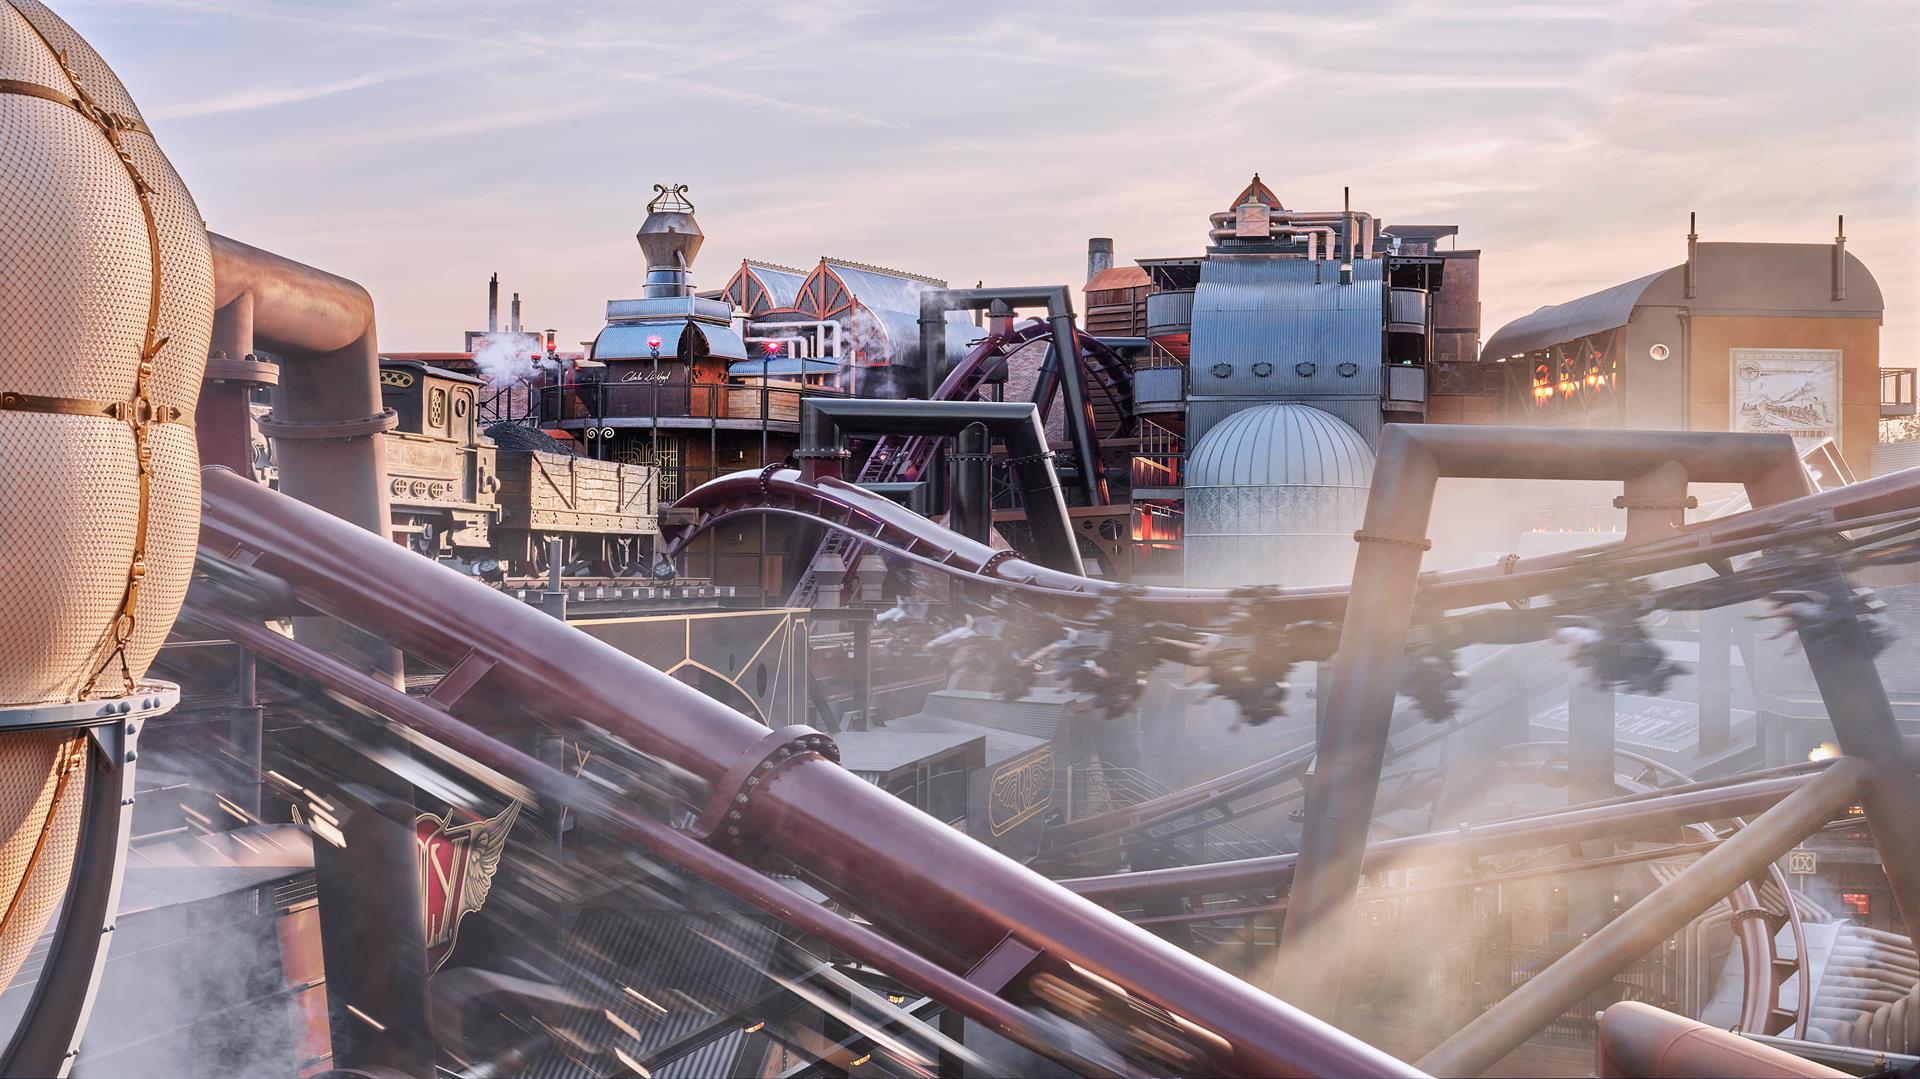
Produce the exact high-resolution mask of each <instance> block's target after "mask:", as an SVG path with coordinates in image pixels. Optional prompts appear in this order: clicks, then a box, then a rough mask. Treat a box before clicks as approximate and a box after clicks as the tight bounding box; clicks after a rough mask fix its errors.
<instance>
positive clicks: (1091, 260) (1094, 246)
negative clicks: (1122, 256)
mask: <svg viewBox="0 0 1920 1079" xmlns="http://www.w3.org/2000/svg"><path fill="white" fill-rule="evenodd" d="M1111 269H1113V240H1112V239H1111V238H1109V237H1106V236H1095V237H1093V238H1092V239H1090V240H1088V241H1087V280H1089V281H1091V280H1093V278H1094V275H1096V274H1098V273H1099V272H1100V271H1101V270H1111Z"/></svg>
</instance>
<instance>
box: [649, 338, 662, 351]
mask: <svg viewBox="0 0 1920 1079" xmlns="http://www.w3.org/2000/svg"><path fill="white" fill-rule="evenodd" d="M647 347H648V348H659V347H660V338H659V337H657V336H655V337H649V338H647Z"/></svg>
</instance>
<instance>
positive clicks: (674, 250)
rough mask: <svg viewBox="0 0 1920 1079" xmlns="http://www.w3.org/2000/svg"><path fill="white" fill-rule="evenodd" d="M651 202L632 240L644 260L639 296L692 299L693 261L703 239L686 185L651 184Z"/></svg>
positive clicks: (704, 240)
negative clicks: (652, 193)
mask: <svg viewBox="0 0 1920 1079" xmlns="http://www.w3.org/2000/svg"><path fill="white" fill-rule="evenodd" d="M653 190H654V192H655V195H654V199H653V201H651V202H649V203H647V219H646V220H645V221H643V222H641V223H640V231H639V232H636V233H634V236H633V238H634V239H635V240H636V241H638V242H639V244H640V251H641V253H642V254H644V255H646V256H647V284H646V287H645V288H644V289H643V290H642V291H641V295H642V296H644V297H646V298H648V299H659V298H662V297H669V296H691V295H693V274H692V273H691V272H690V271H691V270H692V268H693V257H694V256H695V255H697V254H699V253H700V245H701V244H702V243H704V242H706V237H705V236H704V235H703V234H702V233H701V231H700V225H699V223H698V222H696V221H695V220H694V219H693V203H692V202H690V201H688V199H687V185H685V184H673V185H671V186H669V185H667V184H654V185H653Z"/></svg>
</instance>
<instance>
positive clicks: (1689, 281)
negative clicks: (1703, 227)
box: [1686, 211, 1700, 300]
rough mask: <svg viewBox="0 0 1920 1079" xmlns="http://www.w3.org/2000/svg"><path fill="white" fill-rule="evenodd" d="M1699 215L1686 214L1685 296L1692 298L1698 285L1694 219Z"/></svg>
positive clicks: (1697, 242) (1698, 254)
mask: <svg viewBox="0 0 1920 1079" xmlns="http://www.w3.org/2000/svg"><path fill="white" fill-rule="evenodd" d="M1698 216H1699V215H1698V214H1696V213H1693V212H1691V211H1689V212H1688V214H1687V272H1686V298H1687V299H1689V300H1691V299H1693V296H1694V293H1695V291H1696V290H1697V287H1698V284H1699V282H1698V279H1697V267H1698V266H1699V262H1700V233H1699V232H1698V231H1697V230H1696V229H1695V219H1696V218H1697V217H1698Z"/></svg>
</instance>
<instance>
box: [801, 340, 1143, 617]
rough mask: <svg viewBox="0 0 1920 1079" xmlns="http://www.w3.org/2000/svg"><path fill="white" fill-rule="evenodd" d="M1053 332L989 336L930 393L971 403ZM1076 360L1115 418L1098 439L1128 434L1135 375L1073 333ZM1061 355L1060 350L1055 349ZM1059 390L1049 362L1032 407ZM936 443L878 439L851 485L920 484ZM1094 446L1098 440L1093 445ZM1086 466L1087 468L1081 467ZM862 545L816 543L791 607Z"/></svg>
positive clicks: (836, 539) (852, 540)
mask: <svg viewBox="0 0 1920 1079" xmlns="http://www.w3.org/2000/svg"><path fill="white" fill-rule="evenodd" d="M1052 337H1053V333H1052V330H1051V329H1050V328H1049V327H1048V325H1047V323H1046V322H1045V321H1044V320H1042V319H1037V318H1036V319H1030V320H1028V321H1026V322H1023V323H1021V324H1019V325H1018V326H1016V327H1014V328H1013V329H1012V330H1011V331H1009V332H1008V333H1005V334H989V335H988V336H987V337H986V339H985V340H982V341H981V342H980V343H979V344H977V345H975V346H974V348H973V351H971V352H969V353H967V355H966V357H965V358H964V359H962V360H961V361H960V363H959V364H958V365H956V366H955V367H954V369H953V370H952V371H951V372H949V373H948V375H947V377H946V378H945V379H944V380H943V381H942V382H941V383H940V388H939V389H938V390H936V391H934V395H933V399H934V400H936V401H971V400H974V399H975V398H976V397H978V396H979V395H980V393H981V392H982V391H983V390H984V389H985V388H986V386H987V383H988V380H990V379H991V378H992V377H993V375H994V374H995V373H996V372H998V371H999V370H1000V369H1001V368H1003V367H1005V366H1006V364H1007V361H1008V360H1010V359H1011V358H1012V357H1013V355H1014V354H1015V353H1017V352H1019V351H1020V350H1021V349H1024V348H1026V347H1027V346H1028V345H1031V344H1034V343H1035V342H1038V341H1046V340H1051V339H1052ZM1076 338H1077V340H1078V343H1079V346H1080V355H1081V356H1083V357H1085V364H1084V370H1083V371H1082V372H1081V374H1082V377H1083V378H1085V379H1086V381H1087V383H1088V384H1089V385H1090V387H1091V388H1093V389H1097V390H1099V391H1100V396H1101V397H1102V398H1103V399H1104V400H1105V402H1106V404H1107V411H1108V414H1109V415H1110V416H1111V417H1113V422H1112V424H1111V426H1109V427H1107V428H1106V429H1104V430H1101V431H1100V432H1098V436H1099V437H1101V438H1113V437H1121V436H1124V435H1127V434H1130V433H1132V431H1133V428H1134V415H1133V370H1132V368H1130V367H1128V366H1127V363H1126V361H1125V360H1124V359H1122V358H1121V357H1120V355H1119V354H1118V353H1116V352H1115V351H1114V350H1113V349H1111V348H1108V347H1107V346H1106V345H1104V344H1102V343H1101V342H1100V341H1099V339H1098V338H1095V337H1091V336H1089V335H1087V334H1084V333H1082V334H1077V335H1076ZM1054 355H1055V356H1056V357H1057V356H1058V355H1059V350H1057V349H1056V350H1054ZM1059 390H1060V371H1059V368H1058V366H1057V364H1055V363H1049V364H1048V365H1046V368H1045V369H1044V370H1043V371H1042V374H1041V378H1040V379H1039V381H1037V382H1036V383H1035V384H1034V389H1033V403H1034V404H1035V405H1037V406H1039V408H1040V414H1041V415H1043V416H1044V415H1046V414H1047V413H1048V412H1049V410H1050V409H1051V408H1052V406H1053V400H1054V398H1055V396H1057V395H1058V393H1059ZM1067 422H1068V423H1077V422H1086V421H1082V420H1081V419H1080V418H1078V417H1073V416H1068V417H1067ZM940 441H941V440H940V439H939V438H938V437H936V436H932V435H910V436H904V437H902V436H892V435H889V436H887V437H885V438H882V439H881V440H880V441H879V442H878V444H876V445H875V446H874V449H873V452H872V453H870V454H868V456H867V460H866V463H865V464H863V465H862V466H861V468H860V472H859V474H858V476H857V477H856V480H855V482H857V483H862V484H873V483H894V482H902V481H911V480H919V479H924V478H925V477H926V473H927V469H928V468H929V467H930V466H931V465H932V463H933V461H934V454H935V451H937V450H938V449H939V447H940ZM1096 444H1097V440H1096ZM1083 467H1085V466H1083ZM861 547H862V544H861V542H860V540H859V538H858V537H856V536H853V535H851V534H849V533H846V532H843V531H837V530H836V531H834V532H832V533H831V534H829V535H828V536H827V537H826V539H825V540H823V541H822V542H821V544H820V547H819V550H818V551H817V552H816V553H815V555H814V557H813V560H812V561H811V562H810V563H809V564H808V566H807V569H806V571H805V572H804V573H803V574H802V575H801V577H800V580H799V582H798V583H797V584H796V585H795V586H794V590H793V593H792V595H791V596H790V597H789V598H788V600H787V605H788V606H790V607H812V606H814V605H815V603H816V602H817V600H818V598H819V591H820V580H819V569H820V566H821V563H822V562H823V561H824V560H825V559H827V558H830V557H831V558H835V559H838V560H839V562H840V563H841V564H842V565H844V566H845V567H847V568H848V569H849V570H851V569H853V568H854V567H855V566H856V565H857V564H858V562H859V559H860V555H861V553H862V551H861Z"/></svg>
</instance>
